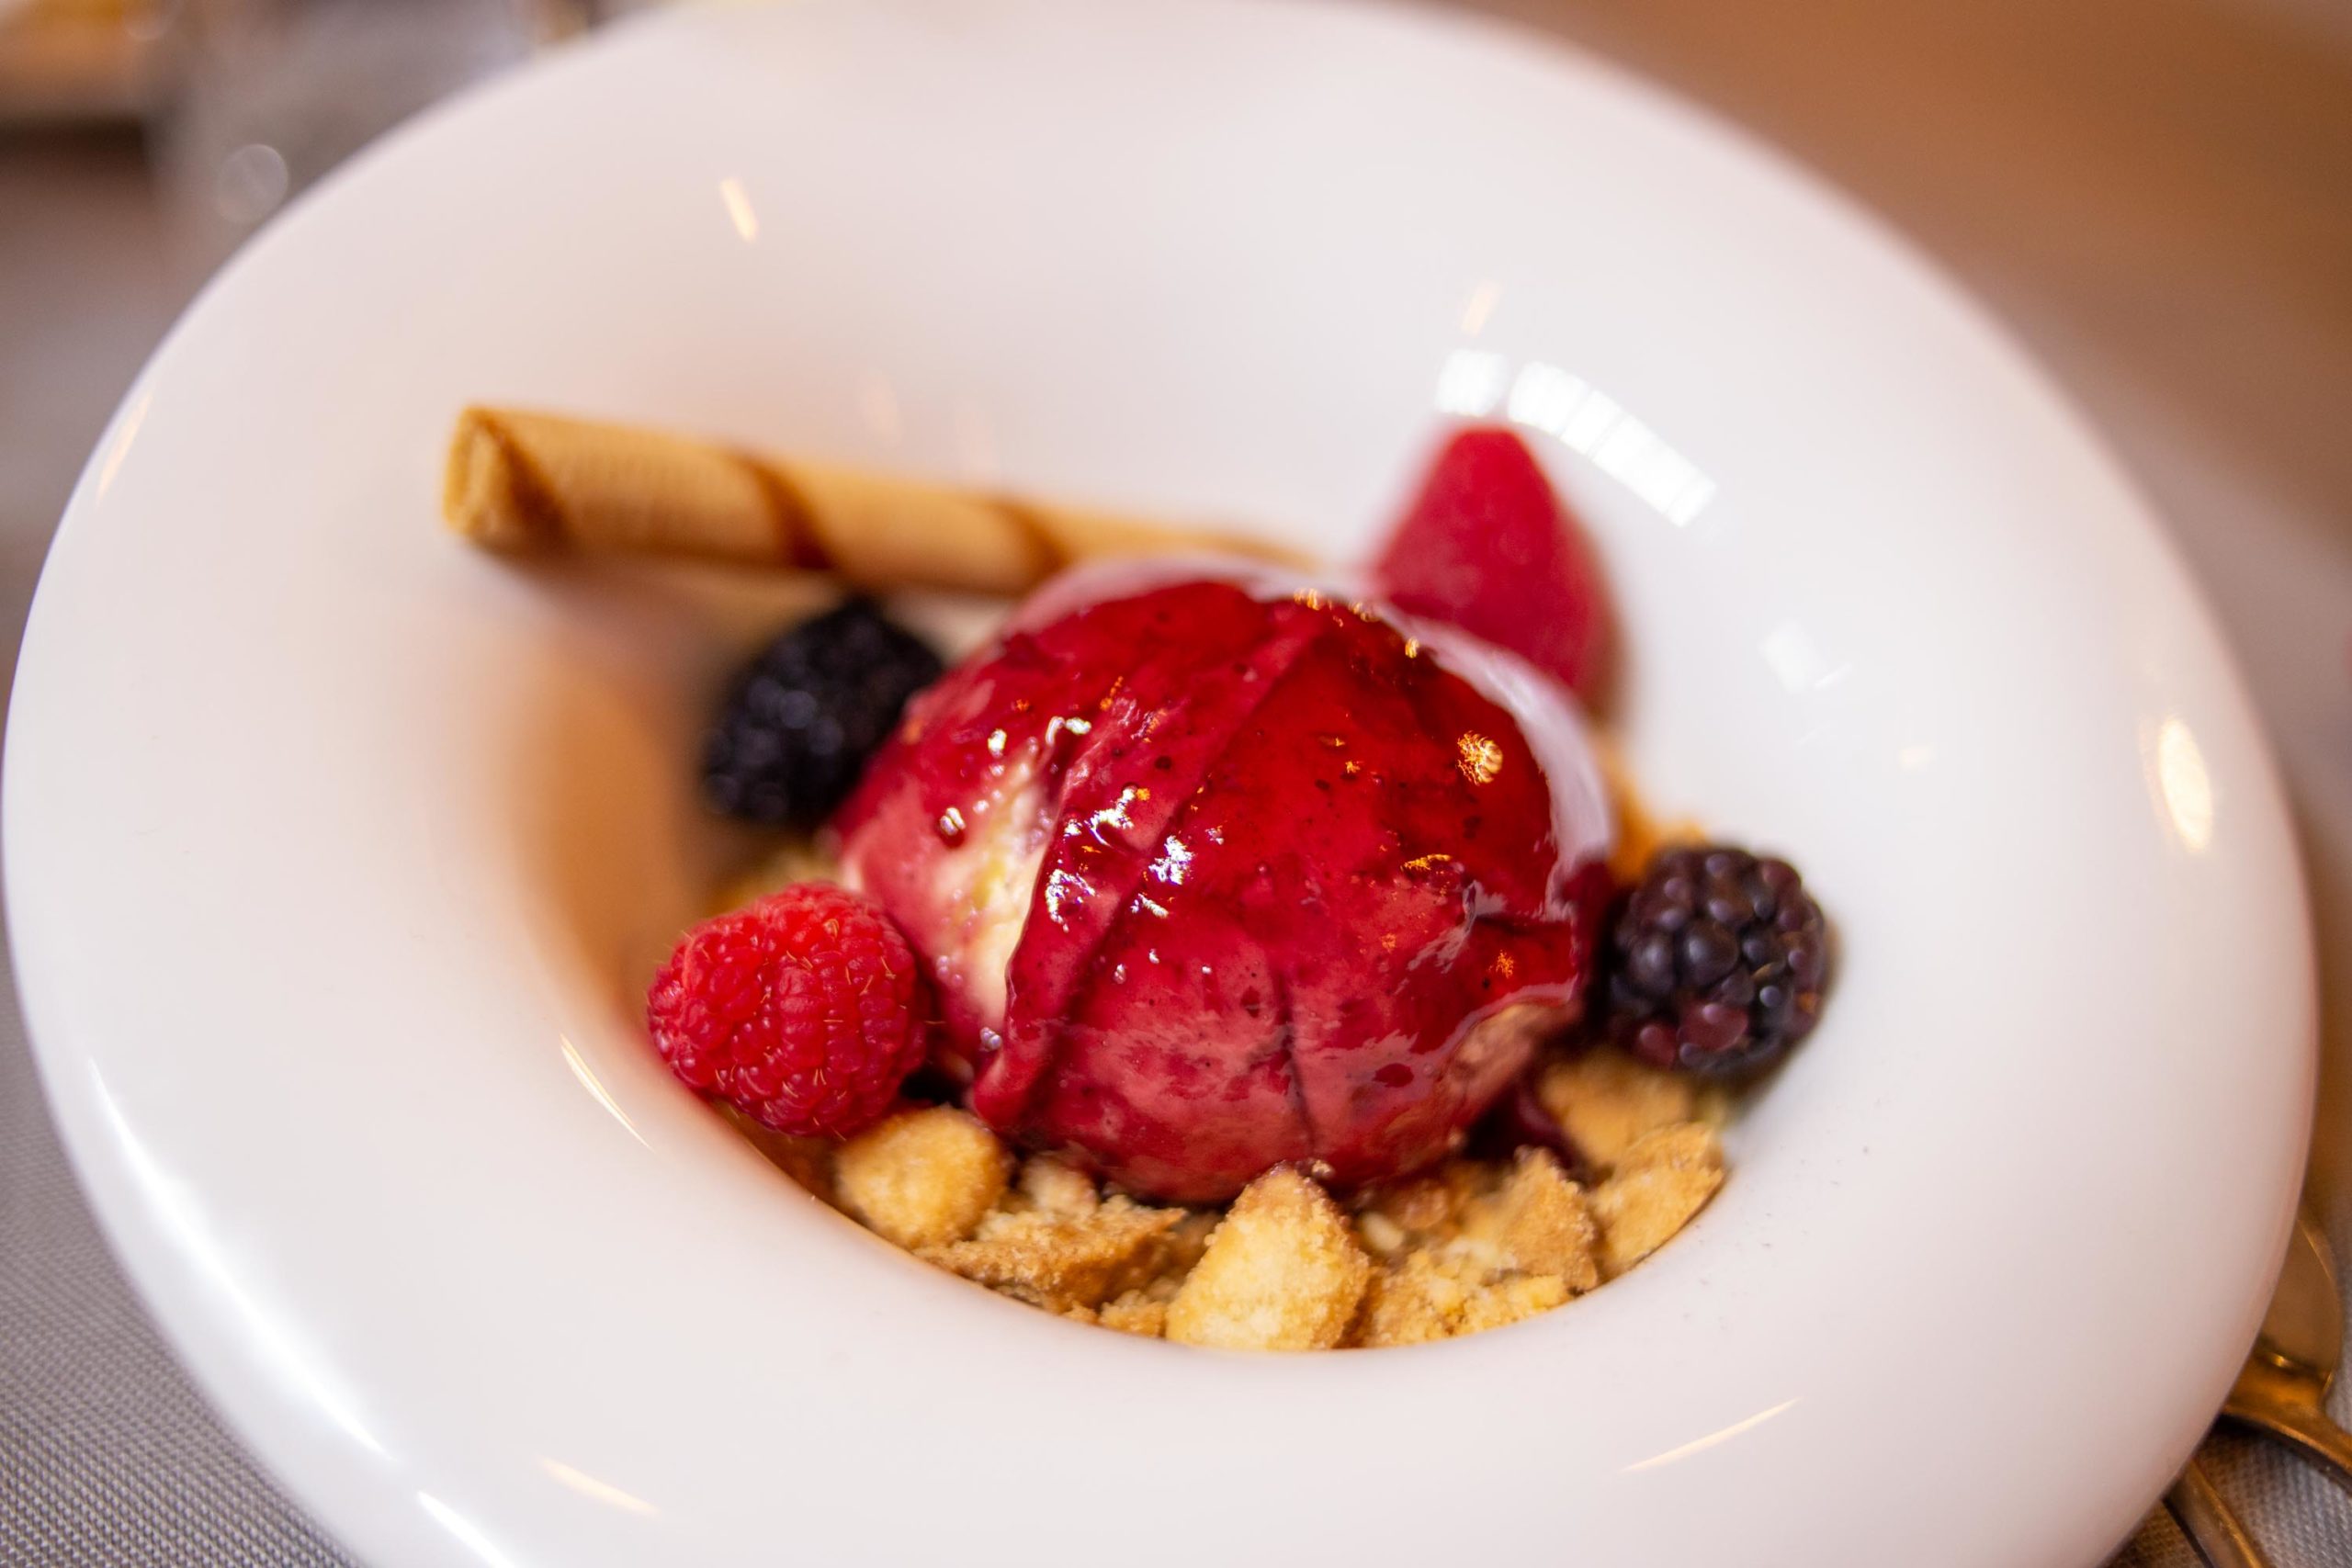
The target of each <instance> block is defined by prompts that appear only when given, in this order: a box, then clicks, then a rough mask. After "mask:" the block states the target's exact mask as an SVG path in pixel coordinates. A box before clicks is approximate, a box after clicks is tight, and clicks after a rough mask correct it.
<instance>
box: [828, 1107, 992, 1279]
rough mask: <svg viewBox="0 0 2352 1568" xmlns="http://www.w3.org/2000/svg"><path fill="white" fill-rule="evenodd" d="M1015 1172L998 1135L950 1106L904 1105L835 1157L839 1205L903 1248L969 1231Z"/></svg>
mask: <svg viewBox="0 0 2352 1568" xmlns="http://www.w3.org/2000/svg"><path fill="white" fill-rule="evenodd" d="M1011 1178H1012V1154H1011V1153H1010V1152H1009V1151H1008V1150H1007V1149H1006V1148H1005V1146H1004V1145H1003V1144H1002V1143H1001V1142H999V1141H998V1139H997V1135H996V1134H994V1133H991V1132H989V1130H988V1129H987V1128H986V1127H984V1126H982V1125H981V1124H980V1123H979V1122H978V1120H977V1119H976V1118H974V1117H972V1116H970V1115H967V1113H965V1112H964V1111H956V1110H954V1109H952V1108H951V1107H948V1106H944V1105H933V1106H927V1107H925V1108H923V1109H922V1110H920V1111H899V1113H898V1114H896V1115H894V1116H890V1117H888V1118H886V1119H885V1120H884V1121H882V1122H880V1123H878V1124H877V1125H876V1126H874V1127H873V1128H871V1129H869V1130H868V1131H866V1132H864V1133H861V1134H858V1135H857V1136H856V1137H854V1138H852V1139H851V1140H850V1141H849V1142H847V1143H845V1144H843V1145H842V1146H841V1149H840V1152H839V1153H837V1154H835V1155H834V1156H833V1189H834V1193H835V1196H836V1198H837V1200H838V1201H839V1202H840V1203H841V1206H842V1208H843V1209H845V1210H847V1211H848V1212H849V1213H851V1214H852V1215H854V1216H855V1217H856V1218H857V1219H860V1220H863V1221H864V1222H865V1224H866V1226H867V1227H868V1228H869V1229H871V1230H873V1231H874V1232H875V1233H876V1235H882V1236H885V1237H888V1239H889V1240H891V1241H895V1242H897V1243H898V1244H899V1246H900V1247H942V1246H944V1245H945V1244H947V1243H948V1242H951V1241H961V1240H962V1239H963V1238H964V1237H966V1236H967V1235H971V1234H972V1231H973V1228H974V1227H975V1226H977V1225H978V1224H979V1223H980V1219H981V1217H982V1216H983V1215H985V1214H986V1213H988V1212H989V1210H990V1209H993V1208H995V1207H996V1203H997V1200H998V1199H1000V1198H1001V1197H1003V1196H1004V1190H1005V1184H1006V1182H1007V1181H1008V1180H1010V1179H1011Z"/></svg>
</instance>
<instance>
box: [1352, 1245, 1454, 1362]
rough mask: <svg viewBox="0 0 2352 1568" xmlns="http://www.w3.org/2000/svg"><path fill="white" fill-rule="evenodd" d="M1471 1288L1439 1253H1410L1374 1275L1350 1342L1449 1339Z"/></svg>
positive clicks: (1372, 1344) (1381, 1343)
mask: <svg viewBox="0 0 2352 1568" xmlns="http://www.w3.org/2000/svg"><path fill="white" fill-rule="evenodd" d="M1470 1289H1471V1288H1470V1286H1469V1285H1467V1284H1465V1283H1464V1281H1463V1280H1462V1278H1461V1276H1460V1275H1459V1274H1458V1273H1456V1272H1454V1271H1453V1269H1448V1268H1447V1267H1446V1266H1445V1264H1444V1263H1443V1262H1442V1261H1441V1260H1440V1258H1439V1256H1438V1254H1436V1253H1434V1252H1414V1253H1409V1254H1408V1255H1407V1256H1406V1258H1404V1260H1403V1261H1402V1262H1399V1263H1396V1264H1392V1265H1391V1266H1389V1267H1388V1268H1385V1269H1381V1270H1380V1271H1379V1272H1378V1273H1376V1274H1374V1276H1373V1277H1372V1280H1371V1283H1370V1285H1369V1287H1368V1288H1367V1289H1366V1291H1365V1292H1364V1301H1363V1317H1362V1318H1361V1319H1360V1320H1358V1322H1357V1323H1356V1325H1355V1333H1354V1337H1353V1342H1354V1343H1356V1344H1358V1345H1363V1346H1366V1347H1379V1346H1385V1345H1423V1344H1427V1343H1428V1342H1429V1341H1430V1340H1432V1339H1444V1338H1449V1337H1452V1335H1453V1330H1454V1326H1455V1325H1457V1324H1459V1323H1460V1322H1461V1321H1462V1314H1463V1309H1464V1307H1465V1306H1467V1305H1468V1304H1469V1301H1470Z"/></svg>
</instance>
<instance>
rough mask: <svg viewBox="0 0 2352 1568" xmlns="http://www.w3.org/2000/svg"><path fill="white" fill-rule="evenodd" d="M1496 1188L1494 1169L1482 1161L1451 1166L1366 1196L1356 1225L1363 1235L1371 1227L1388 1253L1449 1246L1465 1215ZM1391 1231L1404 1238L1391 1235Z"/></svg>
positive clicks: (1455, 1162) (1462, 1161)
mask: <svg viewBox="0 0 2352 1568" xmlns="http://www.w3.org/2000/svg"><path fill="white" fill-rule="evenodd" d="M1494 1185H1495V1172H1494V1168H1493V1167H1491V1166H1488V1165H1485V1164H1482V1163H1480V1162H1479V1161H1477V1160H1469V1159H1455V1160H1448V1161H1447V1162H1446V1163H1445V1164H1443V1165H1442V1166H1440V1167H1439V1168H1437V1169H1436V1170H1435V1171H1432V1172H1430V1173H1429V1174H1426V1175H1422V1176H1415V1177H1409V1178H1408V1179H1405V1180H1403V1181H1393V1182H1390V1183H1388V1184H1387V1185H1386V1186H1384V1187H1377V1188H1374V1189H1373V1190H1370V1191H1368V1192H1366V1193H1365V1194H1364V1195H1363V1198H1362V1199H1360V1200H1359V1201H1358V1202H1357V1205H1356V1223H1357V1225H1358V1227H1359V1229H1361V1228H1362V1227H1363V1225H1364V1224H1367V1223H1369V1224H1371V1226H1372V1230H1373V1233H1374V1235H1379V1236H1380V1237H1381V1239H1382V1242H1383V1244H1384V1245H1383V1246H1382V1247H1381V1248H1380V1250H1382V1251H1384V1252H1385V1251H1391V1250H1395V1251H1404V1250H1409V1249H1410V1248H1412V1247H1420V1246H1426V1245H1429V1244H1430V1243H1432V1242H1442V1241H1446V1240H1450V1239H1452V1238H1453V1236H1454V1235H1458V1234H1459V1233H1460V1231H1461V1226H1462V1216H1463V1213H1464V1211H1465V1210H1466V1209H1467V1208H1468V1207H1469V1205H1470V1204H1472V1203H1474V1202H1476V1201H1477V1200H1478V1199H1480V1198H1483V1197H1485V1196H1486V1195H1487V1193H1488V1192H1490V1191H1492V1190H1494ZM1392 1229H1393V1230H1394V1231H1395V1232H1397V1233H1399V1234H1397V1235H1391V1234H1389V1233H1390V1232H1391V1230H1392ZM1367 1239H1369V1238H1367Z"/></svg>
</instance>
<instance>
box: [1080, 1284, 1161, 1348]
mask: <svg viewBox="0 0 2352 1568" xmlns="http://www.w3.org/2000/svg"><path fill="white" fill-rule="evenodd" d="M1095 1321H1096V1322H1097V1323H1100V1324H1101V1325H1103V1327H1105V1328H1115V1329H1117V1330H1118V1331H1119V1332H1120V1333H1122V1334H1136V1335H1141V1336H1142V1337H1144V1338H1146V1339H1157V1338H1159V1337H1160V1336H1161V1335H1163V1334H1165V1333H1166V1332H1167V1331H1168V1303H1167V1302H1166V1300H1164V1299H1160V1300H1155V1299H1154V1298H1153V1296H1152V1294H1151V1293H1150V1292H1148V1291H1129V1292H1127V1293H1126V1294H1125V1295H1123V1296H1120V1297H1118V1298H1116V1299H1115V1300H1113V1301H1107V1302H1104V1303H1103V1310H1102V1311H1101V1312H1100V1313H1099V1314H1096V1317H1095Z"/></svg>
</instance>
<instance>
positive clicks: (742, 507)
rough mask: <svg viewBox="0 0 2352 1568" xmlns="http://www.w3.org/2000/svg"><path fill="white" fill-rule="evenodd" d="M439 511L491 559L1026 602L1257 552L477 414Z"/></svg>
mask: <svg viewBox="0 0 2352 1568" xmlns="http://www.w3.org/2000/svg"><path fill="white" fill-rule="evenodd" d="M441 506H442V512H443V513H444V515H445V516H447V519H448V522H449V525H450V527H452V528H454V529H456V530H457V531H458V533H460V534H462V535H464V536H466V537H468V538H469V539H471V540H473V541H474V542H475V543H477V544H480V545H483V546H486V547H490V548H492V549H496V550H507V551H515V552H528V551H537V550H549V549H581V550H597V551H605V550H618V551H634V552H638V553H641V554H646V555H660V556H679V557H694V558H701V559H705V560H718V561H729V562H733V563H736V564H739V565H744V566H763V567H782V568H787V569H795V570H805V571H825V572H831V573H832V574H834V575H836V576H838V577H840V578H842V580H843V581H847V582H850V583H853V584H854V585H856V586H857V587H860V588H869V589H876V590H880V589H893V588H945V589H958V590H963V591H966V592H980V593H1004V594H1014V593H1022V592H1027V591H1028V590H1029V589H1031V588H1034V587H1035V586H1036V585H1037V584H1038V583H1039V582H1042V581H1045V580H1046V578H1048V577H1050V576H1052V575H1053V574H1054V573H1055V572H1056V571H1057V570H1060V569H1061V568H1063V567H1064V566H1067V565H1069V563H1070V562H1072V561H1075V560H1080V559H1085V558H1093V557H1101V556H1121V555H1167V554H1173V553H1189V552H1199V551H1212V552H1217V553H1224V554H1241V555H1249V556H1254V557H1258V558H1269V559H1280V560H1295V559H1296V557H1295V555H1293V554H1291V553H1290V552H1287V551H1284V550H1282V549H1281V548H1279V547H1275V546H1272V545H1269V544H1267V543H1265V542H1263V541H1261V540H1255V539H1248V538H1241V537H1236V536H1228V535H1222V534H1215V533H1204V532H1195V531H1191V530H1185V529H1179V528H1170V527H1165V526H1162V525H1156V524H1150V523H1143V522H1138V521H1136V520H1134V519H1131V518H1124V517H1114V516H1111V515H1108V514H1105V513H1097V512H1087V511H1081V510H1078V509H1075V508H1071V507H1064V506H1050V505H1044V504H1039V503H1035V502H1023V501H1015V500H1012V499H1010V498H1006V497H1001V496H990V495H981V494H976V493H974V492H972V491H959V490H955V489H951V488H948V487H946V486H943V485H933V484H927V483H924V482H922V481H921V480H916V479H893V478H888V477H886V476H883V475H879V474H870V473H864V472H860V471H858V470H856V469H853V468H837V467H834V466H832V465H831V464H826V463H812V462H805V461H802V460H800V459H797V458H783V457H767V456H763V455H761V454H758V453H752V452H745V451H741V450H738V449H735V448H732V447H728V446H716V445H713V444H711V443H708V442H703V441H695V440H692V439H689V438H688V437H685V436H680V435H672V434H665V433H663V432H661V431H653V430H645V429H640V428H636V427H633V426H628V425H618V424H604V423H595V422H594V421H589V420H581V419H569V418H565V417H562V416H560V415H556V414H546V413H527V412H522V411H519V410H515V409H493V408H481V407H475V408H469V409H468V410H466V411H465V412H463V413H462V414H460V415H458V429H457V434H455V435H454V436H453V437H452V438H451V440H450V443H449V467H448V474H447V479H446V481H445V485H444V489H443V492H442V500H441Z"/></svg>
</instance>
